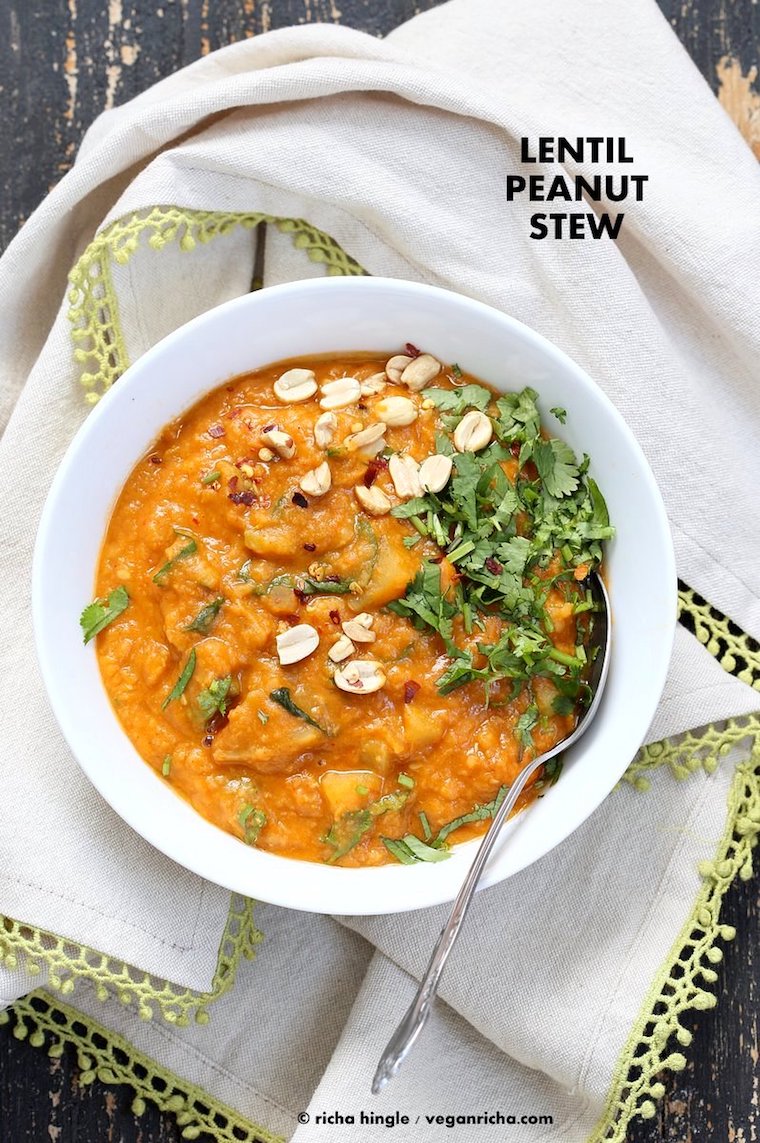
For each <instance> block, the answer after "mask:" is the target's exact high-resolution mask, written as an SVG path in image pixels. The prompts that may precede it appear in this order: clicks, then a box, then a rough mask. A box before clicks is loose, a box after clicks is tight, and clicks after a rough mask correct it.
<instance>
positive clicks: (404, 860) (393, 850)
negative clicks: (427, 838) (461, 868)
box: [382, 833, 451, 865]
mask: <svg viewBox="0 0 760 1143" xmlns="http://www.w3.org/2000/svg"><path fill="white" fill-rule="evenodd" d="M382 840H383V845H384V846H385V848H386V849H387V850H388V852H389V853H390V854H391V856H392V857H395V858H396V860H397V861H400V862H401V864H402V865H414V864H416V863H417V862H418V861H445V860H446V858H447V857H451V853H450V852H449V850H448V849H444V848H439V849H434V848H433V847H432V846H431V845H427V844H426V843H425V842H424V841H420V839H419V838H418V837H415V836H414V834H413V833H408V834H406V836H405V837H403V838H392V837H384V838H383V839H382Z"/></svg>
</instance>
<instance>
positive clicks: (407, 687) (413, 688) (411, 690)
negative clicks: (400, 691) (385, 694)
mask: <svg viewBox="0 0 760 1143" xmlns="http://www.w3.org/2000/svg"><path fill="white" fill-rule="evenodd" d="M420 689H421V688H420V684H419V683H415V681H414V679H408V680H407V682H405V683H404V702H405V703H410V702H411V701H412V699H413V698H414V696H415V695H416V694H417V692H418V691H419V690H420Z"/></svg>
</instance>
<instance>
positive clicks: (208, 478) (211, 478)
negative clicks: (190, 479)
mask: <svg viewBox="0 0 760 1143" xmlns="http://www.w3.org/2000/svg"><path fill="white" fill-rule="evenodd" d="M221 475H222V474H221V472H220V471H219V469H218V468H215V469H214V471H213V472H207V473H206V475H205V476H204V477H202V478H201V484H216V482H217V480H219V478H220V476H221Z"/></svg>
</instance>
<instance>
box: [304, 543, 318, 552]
mask: <svg viewBox="0 0 760 1143" xmlns="http://www.w3.org/2000/svg"><path fill="white" fill-rule="evenodd" d="M303 550H304V551H305V552H316V550H317V545H316V544H304V546H303Z"/></svg>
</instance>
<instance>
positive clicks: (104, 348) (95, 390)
mask: <svg viewBox="0 0 760 1143" xmlns="http://www.w3.org/2000/svg"><path fill="white" fill-rule="evenodd" d="M261 222H269V223H272V224H273V225H275V226H276V227H277V228H278V230H281V231H282V232H283V233H286V234H290V235H292V238H293V245H294V246H295V247H296V248H297V249H298V250H303V251H304V253H305V254H306V255H307V256H308V258H309V259H310V260H311V261H312V262H318V263H320V264H321V265H323V266H324V267H325V271H326V273H327V274H328V275H351V276H360V275H364V274H366V270H364V269H363V268H362V267H361V266H360V265H359V263H358V262H357V261H356V260H355V259H354V258H352V257H351V256H350V255H349V254H346V252H345V251H344V250H343V249H342V248H341V247H340V246H339V245H338V243H337V242H336V241H335V240H334V239H333V238H331V237H330V236H329V235H328V234H325V233H324V231H322V230H319V229H318V228H317V227H316V226H312V225H311V223H309V222H306V221H305V220H304V219H302V218H278V217H276V216H275V215H272V214H263V213H261V212H260V211H252V212H250V213H247V214H244V213H229V214H222V213H217V212H212V211H201V210H197V211H190V210H181V209H180V208H179V207H174V206H169V207H154V208H153V209H152V210H150V211H148V212H138V213H135V214H132V215H130V216H129V217H128V218H124V219H119V220H118V221H116V222H112V223H111V224H110V225H109V226H107V227H106V228H105V229H104V230H103V231H101V233H100V234H98V235H97V236H96V237H95V238H94V239H93V241H92V242H91V243H90V244H89V246H88V247H87V249H86V250H85V252H84V253H83V254H82V256H81V258H80V259H79V261H78V262H77V263H76V265H75V266H74V268H73V270H72V271H71V273H70V274H69V283H70V287H71V288H70V290H69V311H68V316H69V320H70V322H71V334H72V338H73V340H74V359H75V360H76V361H77V362H78V363H79V364H80V365H81V366H82V375H81V377H80V381H81V383H82V385H83V386H84V388H85V390H86V393H85V400H86V401H88V402H89V403H90V404H93V405H94V404H95V403H96V402H97V401H98V400H99V399H100V397H101V396H102V395H103V393H105V392H106V391H107V390H108V389H110V388H111V386H112V385H113V383H114V381H116V380H117V379H118V378H119V377H120V376H121V374H122V373H123V372H124V370H125V369H126V368H127V366H128V365H129V361H128V359H127V352H126V348H125V344H124V338H123V336H122V333H121V328H120V324H119V316H118V314H119V307H118V301H117V298H116V292H115V290H114V285H113V279H112V276H111V265H112V262H115V263H117V264H118V265H120V266H123V265H125V264H126V263H127V262H128V261H129V259H130V258H131V257H132V255H133V254H134V253H135V252H136V251H137V249H138V248H139V246H140V243H141V242H143V241H146V242H147V244H148V246H149V247H150V248H151V249H153V250H162V249H163V248H164V247H165V246H168V245H169V244H171V243H176V244H177V245H178V246H179V249H180V250H182V251H183V252H184V253H190V252H191V251H193V250H195V249H196V247H197V246H198V244H199V243H200V244H202V245H205V244H206V243H208V242H210V241H211V240H212V239H214V238H218V237H219V236H220V235H222V234H229V233H230V231H232V230H234V229H235V228H236V227H238V226H240V227H242V228H243V229H244V230H253V229H254V228H255V227H257V226H258V225H259V223H261Z"/></svg>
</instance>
